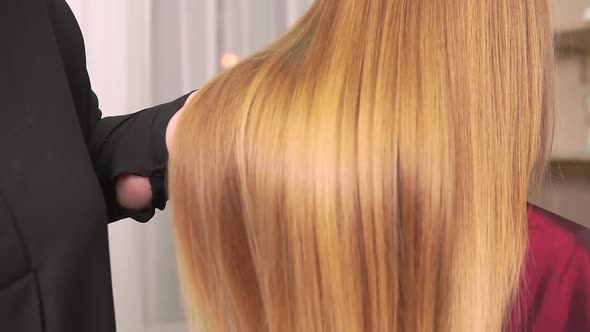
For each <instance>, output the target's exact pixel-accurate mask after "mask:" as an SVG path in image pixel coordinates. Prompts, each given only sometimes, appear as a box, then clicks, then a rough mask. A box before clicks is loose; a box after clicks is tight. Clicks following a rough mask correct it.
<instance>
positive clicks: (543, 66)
mask: <svg viewBox="0 0 590 332" xmlns="http://www.w3.org/2000/svg"><path fill="white" fill-rule="evenodd" d="M547 7H548V6H547V3H546V0H495V1H486V0H482V1H479V0H478V1H472V0H445V1H441V0H318V1H316V3H315V4H314V5H313V6H312V8H311V9H310V10H309V12H308V13H307V14H306V15H305V16H304V17H303V18H302V19H301V20H300V21H299V22H298V23H297V24H296V26H295V27H294V28H292V29H291V30H290V31H289V32H288V33H286V34H285V35H284V36H282V37H281V38H280V39H279V40H277V41H276V42H275V43H273V44H272V45H271V46H269V47H268V48H266V49H264V50H262V51H260V52H259V53H258V54H256V55H254V56H252V57H250V58H249V59H246V60H244V61H242V62H241V63H240V64H238V65H237V66H236V67H234V68H232V69H231V70H229V71H226V72H224V73H222V74H221V75H220V76H218V77H217V78H215V79H214V80H212V81H211V82H210V83H209V84H207V85H206V86H205V87H204V88H203V89H202V90H201V91H200V92H199V94H198V95H197V97H196V98H195V99H194V100H193V101H192V102H191V103H190V105H188V106H187V109H186V110H185V114H183V116H182V117H181V120H180V124H179V127H178V132H177V136H176V139H175V142H176V143H175V148H174V151H173V152H172V154H171V166H170V172H171V177H170V188H171V195H172V201H173V207H174V217H175V227H176V237H177V243H178V255H179V265H180V270H181V272H182V274H181V275H182V279H183V283H184V285H185V293H186V297H187V305H188V312H189V314H190V318H191V319H192V322H193V324H194V325H195V326H197V325H200V326H204V327H206V328H208V330H209V331H273V332H282V331H305V332H307V331H347V332H348V331H500V330H501V329H502V328H503V326H504V325H505V324H506V321H507V320H508V319H509V318H510V315H511V311H512V307H513V306H514V299H515V294H516V291H517V289H518V286H519V281H520V279H521V273H522V271H523V269H522V266H523V259H524V255H525V252H526V247H527V223H526V199H527V193H528V191H529V189H530V184H531V183H532V182H534V180H535V179H536V175H535V174H537V173H539V174H540V173H541V171H542V170H543V168H544V163H545V160H546V155H547V150H548V147H549V138H550V132H549V129H550V118H551V115H550V111H551V107H552V87H551V84H552V65H553V53H552V52H553V49H552V33H551V30H550V24H549V14H548V8H547Z"/></svg>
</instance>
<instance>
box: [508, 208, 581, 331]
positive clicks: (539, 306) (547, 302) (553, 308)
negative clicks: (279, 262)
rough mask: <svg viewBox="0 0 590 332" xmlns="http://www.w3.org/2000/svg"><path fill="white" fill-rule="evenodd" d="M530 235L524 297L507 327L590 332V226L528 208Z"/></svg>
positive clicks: (521, 292)
mask: <svg viewBox="0 0 590 332" xmlns="http://www.w3.org/2000/svg"><path fill="white" fill-rule="evenodd" d="M529 239H530V243H529V252H528V254H527V258H526V263H525V277H524V279H523V283H522V286H521V290H520V301H519V305H518V306H517V310H514V317H515V319H513V321H512V324H509V325H511V327H510V328H508V330H509V331H511V332H512V331H514V332H520V331H531V332H545V331H546V332H561V331H567V332H569V331H571V332H582V331H590V253H589V251H588V249H587V248H588V247H590V230H589V229H587V228H585V227H584V226H581V225H578V224H575V223H573V222H571V221H569V220H566V219H564V218H562V217H560V216H557V215H555V214H553V213H551V212H549V211H545V210H543V209H541V208H539V207H536V206H530V207H529ZM518 316H520V317H521V319H520V322H521V323H520V324H516V317H518ZM515 326H518V328H515Z"/></svg>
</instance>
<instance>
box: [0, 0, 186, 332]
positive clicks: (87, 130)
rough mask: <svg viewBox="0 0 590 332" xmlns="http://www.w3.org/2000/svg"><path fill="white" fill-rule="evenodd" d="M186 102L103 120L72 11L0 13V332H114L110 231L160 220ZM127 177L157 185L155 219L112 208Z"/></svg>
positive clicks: (4, 5)
mask: <svg viewBox="0 0 590 332" xmlns="http://www.w3.org/2000/svg"><path fill="white" fill-rule="evenodd" d="M106 51H108V50H105V52H106ZM185 98H186V96H185V97H182V98H180V99H178V100H176V101H174V102H172V103H170V104H166V105H161V106H158V107H155V108H152V109H148V110H144V111H142V112H139V113H135V114H131V115H127V116H120V117H112V118H102V115H101V112H100V110H99V108H98V101H97V98H96V96H95V95H94V93H93V92H92V90H91V86H90V81H89V79H88V73H87V71H86V60H85V50H84V43H83V39H82V34H81V33H80V29H79V27H78V25H77V22H76V20H75V18H74V16H73V14H72V12H71V11H70V9H69V7H68V6H67V4H66V2H65V1H64V0H1V1H0V331H3V332H4V331H5V332H41V331H43V332H98V331H100V332H111V331H115V322H114V311H113V299H112V290H111V274H110V267H109V247H108V237H107V225H108V222H109V221H114V220H118V219H122V218H124V217H133V218H135V219H136V220H139V221H147V220H148V219H150V218H151V217H152V216H153V213H154V209H155V208H160V209H162V208H164V205H165V202H166V195H165V192H164V187H165V185H164V179H165V166H166V160H167V152H166V146H165V140H164V137H165V128H166V124H167V123H168V120H169V119H170V118H171V117H172V115H173V114H174V113H175V112H176V111H177V110H178V109H179V108H180V107H181V106H182V104H183V103H184V100H185ZM125 172H129V173H135V174H140V175H145V176H149V177H150V181H151V183H152V189H153V197H154V200H153V204H152V207H151V208H149V209H148V210H146V211H143V212H140V213H132V212H130V211H125V210H124V209H121V208H120V207H119V206H117V204H116V202H115V192H114V184H115V183H114V179H115V177H116V176H117V175H118V174H120V173H125Z"/></svg>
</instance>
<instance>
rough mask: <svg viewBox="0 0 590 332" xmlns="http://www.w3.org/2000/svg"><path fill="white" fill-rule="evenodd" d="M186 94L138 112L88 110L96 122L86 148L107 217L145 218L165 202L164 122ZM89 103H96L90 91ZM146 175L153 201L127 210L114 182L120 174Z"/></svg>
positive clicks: (178, 107)
mask: <svg viewBox="0 0 590 332" xmlns="http://www.w3.org/2000/svg"><path fill="white" fill-rule="evenodd" d="M186 98H187V96H183V97H181V98H179V99H177V100H175V101H173V102H170V103H167V104H163V105H160V106H156V107H153V108H150V109H146V110H143V111H141V112H137V113H133V114H129V115H123V116H116V117H107V118H102V119H100V111H99V110H98V107H92V108H91V109H90V110H89V111H90V112H91V113H92V114H94V115H95V117H96V118H98V121H96V122H95V124H94V126H93V128H92V132H91V136H90V143H89V149H90V154H91V157H92V159H93V164H94V166H95V169H96V173H97V175H98V179H99V181H100V183H101V186H102V188H103V192H104V195H105V199H106V202H107V209H108V213H109V219H110V220H119V219H122V218H127V217H131V218H133V219H135V220H137V221H141V222H146V221H148V220H149V219H150V218H151V217H152V216H153V215H154V211H155V209H156V208H158V209H160V210H163V209H164V207H165V206H166V201H167V199H168V198H167V195H166V165H167V161H168V152H167V149H166V138H165V134H166V126H167V125H168V122H169V121H170V118H172V116H173V115H174V113H176V111H178V110H179V109H180V108H181V107H182V105H183V104H184V101H185V100H186ZM92 100H93V102H92V104H93V105H97V102H96V100H97V99H96V97H95V96H94V94H93V95H92ZM124 173H131V174H137V175H142V176H145V177H148V178H149V180H150V184H151V187H152V204H151V205H150V206H149V207H148V208H147V209H146V210H144V211H130V210H126V209H124V208H122V207H121V206H119V205H118V204H117V201H116V192H115V184H116V182H115V181H116V178H117V176H119V175H120V174H124Z"/></svg>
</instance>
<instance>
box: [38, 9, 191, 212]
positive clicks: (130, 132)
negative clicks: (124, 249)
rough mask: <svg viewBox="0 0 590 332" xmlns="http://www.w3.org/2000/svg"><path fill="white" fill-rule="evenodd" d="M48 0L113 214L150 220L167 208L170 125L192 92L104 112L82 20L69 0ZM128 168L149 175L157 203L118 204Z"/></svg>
mask: <svg viewBox="0 0 590 332" xmlns="http://www.w3.org/2000/svg"><path fill="white" fill-rule="evenodd" d="M47 3H48V11H49V16H50V19H51V24H52V27H53V30H54V31H53V32H54V35H55V39H56V42H57V44H58V47H59V50H60V53H61V57H62V60H63V65H64V71H65V74H66V76H67V79H68V83H69V86H70V90H71V92H72V99H73V102H74V104H75V108H76V113H77V116H78V120H79V123H80V129H81V131H82V134H83V136H84V139H85V141H86V144H87V146H88V150H89V154H90V157H91V159H92V162H93V165H94V168H95V171H96V174H97V177H98V180H99V181H100V184H101V187H102V190H103V193H104V197H105V201H106V205H107V210H108V214H109V219H110V220H111V221H115V220H119V219H123V218H127V217H131V218H133V219H135V220H137V221H141V222H146V221H148V220H149V219H150V218H151V217H152V216H153V215H154V213H155V209H156V208H158V209H163V208H164V206H165V205H166V200H167V195H166V190H165V189H166V184H165V182H166V163H167V159H168V153H167V149H166V143H165V132H166V126H167V124H168V121H169V120H170V118H171V117H172V116H173V115H174V113H175V112H177V111H178V110H179V109H180V108H181V107H182V105H183V104H184V101H185V100H186V98H187V96H188V95H187V96H183V97H181V98H179V99H177V100H175V101H173V102H170V103H167V104H164V105H160V106H156V107H153V108H150V109H146V110H143V111H141V112H137V113H133V114H129V115H124V116H115V117H106V118H102V113H101V111H100V109H99V103H98V99H97V98H96V95H95V94H94V93H93V92H92V89H91V85H90V79H89V77H88V72H87V69H86V55H85V47H84V40H83V37H82V33H81V31H80V28H79V26H78V23H77V21H76V19H75V17H74V15H73V13H72V11H71V10H70V8H69V6H68V5H67V3H66V2H65V1H64V0H47ZM108 51H109V50H105V52H108ZM122 173H131V174H137V175H142V176H146V177H148V178H149V180H150V183H151V186H152V204H151V206H149V207H148V208H147V209H146V210H145V211H129V210H126V209H124V208H122V207H121V206H119V205H118V204H117V201H116V191H115V184H116V178H117V176H118V175H120V174H122Z"/></svg>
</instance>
